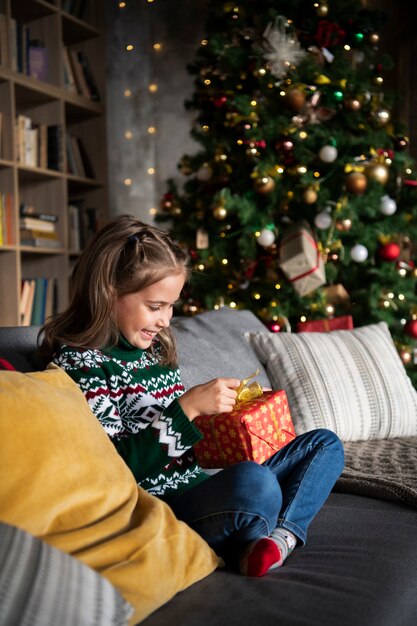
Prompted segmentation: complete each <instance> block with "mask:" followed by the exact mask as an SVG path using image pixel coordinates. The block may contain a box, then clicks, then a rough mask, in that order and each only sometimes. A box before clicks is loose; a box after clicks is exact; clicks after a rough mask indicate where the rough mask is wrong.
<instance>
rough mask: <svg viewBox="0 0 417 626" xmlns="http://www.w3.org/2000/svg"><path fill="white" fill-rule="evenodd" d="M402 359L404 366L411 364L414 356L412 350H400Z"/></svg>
mask: <svg viewBox="0 0 417 626" xmlns="http://www.w3.org/2000/svg"><path fill="white" fill-rule="evenodd" d="M400 357H401V361H402V362H403V363H404V365H408V364H409V363H411V359H412V354H411V352H410V350H407V349H406V348H404V349H402V350H400Z"/></svg>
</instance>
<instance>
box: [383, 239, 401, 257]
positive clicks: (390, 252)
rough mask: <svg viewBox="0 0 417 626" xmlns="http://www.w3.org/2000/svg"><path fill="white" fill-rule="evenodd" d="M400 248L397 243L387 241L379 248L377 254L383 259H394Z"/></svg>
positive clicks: (397, 255)
mask: <svg viewBox="0 0 417 626" xmlns="http://www.w3.org/2000/svg"><path fill="white" fill-rule="evenodd" d="M400 252H401V248H400V246H399V245H398V243H394V242H391V243H387V244H385V245H384V246H381V248H380V249H379V256H380V258H381V259H382V260H383V261H396V260H397V259H398V257H399V256H400Z"/></svg>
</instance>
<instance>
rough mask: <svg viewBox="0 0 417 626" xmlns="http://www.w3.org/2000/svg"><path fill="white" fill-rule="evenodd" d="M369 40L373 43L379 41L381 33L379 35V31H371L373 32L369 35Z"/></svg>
mask: <svg viewBox="0 0 417 626" xmlns="http://www.w3.org/2000/svg"><path fill="white" fill-rule="evenodd" d="M369 41H370V42H371V43H373V44H376V43H378V41H379V35H378V33H371V34H370V35H369Z"/></svg>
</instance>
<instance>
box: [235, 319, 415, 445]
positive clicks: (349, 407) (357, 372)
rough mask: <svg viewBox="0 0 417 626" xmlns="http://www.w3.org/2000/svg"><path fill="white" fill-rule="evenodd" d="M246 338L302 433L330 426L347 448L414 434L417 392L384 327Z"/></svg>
mask: <svg viewBox="0 0 417 626" xmlns="http://www.w3.org/2000/svg"><path fill="white" fill-rule="evenodd" d="M247 337H248V339H249V341H250V343H251V345H252V346H253V348H254V349H255V350H256V353H257V355H258V356H259V358H260V359H261V360H262V362H263V363H264V364H265V365H266V368H267V371H268V374H269V376H270V378H271V381H272V384H273V386H274V388H276V389H284V390H285V391H286V392H287V396H288V402H289V405H290V410H291V415H292V418H293V420H294V427H295V431H296V433H297V434H300V433H303V432H306V431H308V430H311V429H313V428H320V427H325V428H330V429H331V430H333V431H335V432H336V433H337V434H338V435H339V437H340V438H341V439H342V440H343V441H355V440H365V439H378V438H381V439H382V438H386V437H406V436H412V435H417V391H416V390H415V389H414V388H413V386H412V383H411V381H410V379H409V378H408V376H407V374H406V371H405V368H404V365H403V363H402V361H401V359H400V357H399V355H398V352H397V350H396V348H395V346H394V343H393V341H392V338H391V335H390V333H389V330H388V326H387V324H386V323H385V322H380V323H378V324H370V325H369V326H363V327H361V328H356V329H354V330H336V331H332V332H330V333H314V332H313V333H300V334H290V333H283V334H272V333H249V334H248V335H247Z"/></svg>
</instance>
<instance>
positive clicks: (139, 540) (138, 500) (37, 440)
mask: <svg viewBox="0 0 417 626" xmlns="http://www.w3.org/2000/svg"><path fill="white" fill-rule="evenodd" d="M0 441H1V454H0V475H1V481H0V519H1V520H3V521H5V522H8V523H9V524H12V525H15V526H18V527H20V528H23V529H24V530H26V531H28V532H30V533H32V534H33V535H36V536H37V537H40V538H41V539H43V540H44V541H46V542H47V543H49V544H51V545H53V546H55V547H56V548H59V549H61V550H63V551H64V552H68V553H69V554H72V555H73V556H75V557H77V558H79V559H80V560H81V561H83V562H84V563H86V564H87V565H89V566H90V567H92V568H94V569H95V570H97V571H98V572H100V573H101V574H102V575H103V576H105V577H106V578H107V579H108V580H110V581H111V582H112V583H113V584H114V586H115V587H117V588H118V589H119V591H120V592H121V594H122V595H123V596H124V597H125V598H126V600H128V601H129V602H130V603H131V604H132V605H133V606H134V608H135V613H134V615H133V617H132V623H137V622H138V621H140V620H142V619H144V618H145V617H146V616H147V615H149V614H150V613H151V612H152V611H154V610H155V609H157V608H158V607H159V606H161V605H162V604H164V603H165V602H167V601H168V600H169V599H170V598H172V597H173V596H174V595H175V594H176V593H177V592H178V591H181V590H183V589H185V588H186V587H188V586H189V585H191V584H193V583H194V582H196V581H198V580H200V579H201V578H203V577H204V576H207V575H208V574H210V573H211V572H212V571H213V570H214V569H215V568H216V567H217V565H218V562H219V560H218V558H217V556H216V555H215V553H214V552H213V551H212V550H211V549H210V548H209V546H208V544H207V543H206V542H205V541H203V539H202V538H201V537H200V536H199V535H197V533H195V532H194V531H193V530H191V529H190V528H189V527H188V526H187V525H186V524H184V523H183V522H180V521H178V520H177V519H176V517H175V516H174V514H173V513H172V511H171V509H170V508H169V507H168V506H167V505H166V504H164V503H163V502H162V501H160V500H158V499H157V498H155V497H153V496H151V495H149V494H148V493H146V492H145V491H144V490H143V489H141V488H139V487H138V486H137V484H136V481H135V479H134V477H133V474H132V473H131V472H130V470H129V469H128V467H127V466H126V464H125V463H124V461H123V460H122V459H121V457H120V456H119V455H118V453H117V452H116V449H115V448H114V446H113V444H112V443H111V441H110V440H109V439H108V437H107V435H106V434H105V432H104V430H103V428H102V427H101V425H100V424H99V422H98V420H97V419H96V418H95V416H94V415H93V414H92V412H91V411H90V408H89V407H88V405H87V402H86V400H85V398H84V396H83V394H82V392H81V391H80V390H79V388H78V387H77V385H76V384H75V383H74V382H73V381H72V380H71V379H70V377H69V376H68V375H67V374H66V373H65V372H64V371H63V370H61V369H60V368H59V367H56V366H51V367H50V368H49V369H47V370H45V371H43V372H33V373H29V374H23V373H20V372H10V371H4V372H0Z"/></svg>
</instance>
